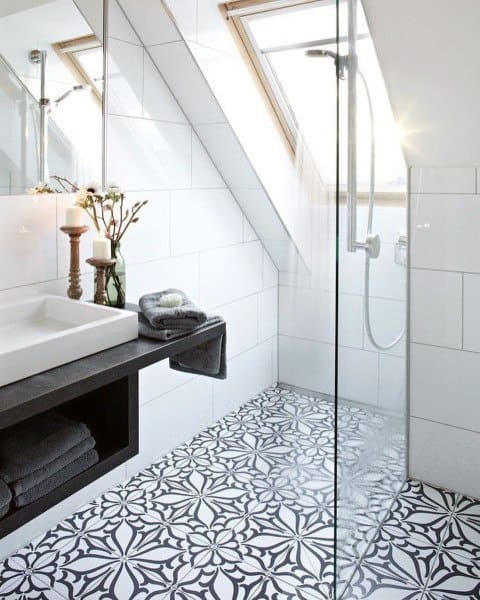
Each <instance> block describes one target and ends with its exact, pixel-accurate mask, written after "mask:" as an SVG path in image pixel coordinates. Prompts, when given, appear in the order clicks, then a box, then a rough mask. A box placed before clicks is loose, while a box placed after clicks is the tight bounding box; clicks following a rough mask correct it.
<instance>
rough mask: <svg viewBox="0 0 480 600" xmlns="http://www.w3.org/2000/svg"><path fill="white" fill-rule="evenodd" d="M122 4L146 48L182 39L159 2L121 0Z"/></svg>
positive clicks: (152, 0) (155, 0) (150, 0)
mask: <svg viewBox="0 0 480 600" xmlns="http://www.w3.org/2000/svg"><path fill="white" fill-rule="evenodd" d="M120 4H121V5H122V7H123V9H124V11H125V13H126V14H127V16H128V18H129V19H130V22H131V23H132V25H133V27H134V28H135V31H136V32H137V33H138V35H139V36H140V38H141V40H142V42H143V44H144V45H145V46H150V45H151V44H164V43H166V42H173V41H176V40H179V39H180V35H179V33H178V31H177V28H176V27H175V25H174V24H173V22H172V20H171V18H170V16H169V15H168V13H167V11H166V10H165V8H164V7H163V4H162V2H160V1H159V0H142V1H141V2H138V0H120Z"/></svg>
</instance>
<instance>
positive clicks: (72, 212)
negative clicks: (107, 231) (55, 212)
mask: <svg viewBox="0 0 480 600" xmlns="http://www.w3.org/2000/svg"><path fill="white" fill-rule="evenodd" d="M65 225H66V226H67V227H83V226H84V225H85V214H84V210H83V208H80V207H79V206H68V207H67V210H66V211H65Z"/></svg>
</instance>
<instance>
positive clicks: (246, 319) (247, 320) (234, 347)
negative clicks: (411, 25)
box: [215, 294, 259, 358]
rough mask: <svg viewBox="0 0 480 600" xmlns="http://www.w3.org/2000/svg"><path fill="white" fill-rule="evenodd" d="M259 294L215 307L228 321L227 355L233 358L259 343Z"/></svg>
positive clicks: (217, 312)
mask: <svg viewBox="0 0 480 600" xmlns="http://www.w3.org/2000/svg"><path fill="white" fill-rule="evenodd" d="M258 297H259V295H258V294H254V295H253V296H248V297H247V298H241V299H240V300H236V301H235V302H230V303H229V304H224V305H223V306H219V307H217V308H216V309H215V313H216V314H218V315H221V316H222V317H223V318H224V319H225V321H226V323H227V357H228V358H233V357H234V356H237V354H240V353H241V352H244V351H245V350H248V349H249V348H253V346H256V345H257V344H258V337H259V336H258Z"/></svg>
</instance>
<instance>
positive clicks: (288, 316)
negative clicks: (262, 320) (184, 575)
mask: <svg viewBox="0 0 480 600" xmlns="http://www.w3.org/2000/svg"><path fill="white" fill-rule="evenodd" d="M364 4H365V6H364ZM370 4H372V5H373V4H374V3H369V2H368V0H366V1H365V2H364V3H362V2H361V1H360V0H315V1H311V2H308V1H307V2H305V1H303V2H298V1H297V2H296V1H295V0H291V1H289V0H285V1H284V2H274V3H272V4H270V6H269V3H264V5H263V6H262V5H261V3H260V6H257V9H256V11H253V12H251V13H250V14H242V16H241V17H239V18H240V19H241V20H242V23H241V25H242V27H243V29H244V31H245V34H246V36H247V37H248V39H249V41H250V44H251V46H252V48H253V50H254V52H255V60H256V62H257V64H258V65H259V68H261V69H262V71H263V75H264V78H265V79H266V81H267V84H268V86H269V88H270V95H271V97H273V101H274V102H273V103H274V106H275V108H276V110H277V113H279V115H280V119H281V121H282V122H283V125H284V128H285V129H286V130H287V134H288V135H289V136H290V138H291V139H292V140H293V146H294V148H295V158H296V167H297V169H296V171H297V178H298V182H299V185H298V190H297V194H300V195H303V196H304V198H303V202H302V206H305V205H308V209H309V211H310V218H309V219H308V223H309V227H308V228H306V229H305V231H304V232H303V233H304V235H305V239H307V240H308V241H309V244H310V248H311V252H310V256H308V257H307V262H308V263H309V264H308V268H307V269H303V270H302V267H301V266H298V268H297V269H296V271H294V270H292V272H289V273H281V275H280V319H279V323H280V327H279V333H280V336H279V366H280V368H279V378H280V382H281V384H282V385H283V386H284V387H288V388H290V389H293V390H295V391H296V392H297V393H299V394H306V395H307V396H308V397H310V398H315V397H316V398H318V399H319V401H321V402H324V403H326V405H327V406H329V407H330V408H331V412H332V424H333V423H334V424H335V428H334V429H335V433H334V434H333V432H332V435H331V436H330V437H329V440H330V441H329V443H330V444H331V448H330V450H328V451H329V452H330V453H331V454H330V455H331V457H332V463H333V465H334V466H333V468H332V469H331V470H330V471H328V469H327V471H326V472H325V473H320V472H314V471H312V470H311V469H310V471H308V473H309V474H308V476H309V477H310V481H309V485H311V486H313V485H314V483H313V482H314V481H317V482H319V483H318V485H319V488H322V486H323V488H322V489H325V486H327V482H326V480H327V479H328V478H329V477H330V478H331V479H332V488H333V480H334V484H335V485H334V489H335V492H334V495H335V500H334V502H333V505H332V504H329V503H328V501H327V500H326V501H325V502H326V505H325V514H326V515H328V514H329V511H331V512H332V513H333V517H334V520H335V528H334V529H335V544H334V546H335V557H334V563H335V569H334V571H335V588H336V590H335V593H336V597H337V598H339V599H340V598H342V597H343V598H348V597H349V585H350V582H351V581H353V582H355V572H356V567H357V566H358V564H359V563H360V561H361V560H362V559H363V560H366V561H368V556H369V555H368V549H369V545H370V543H371V541H372V540H373V538H374V536H375V533H376V531H377V529H378V527H379V525H380V524H381V522H382V520H383V518H384V517H385V516H386V513H387V511H388V509H389V507H390V505H391V504H392V502H393V500H394V498H395V496H396V494H397V493H398V492H399V490H400V488H401V486H402V483H403V482H404V480H405V477H406V462H407V457H406V448H407V439H406V422H407V420H406V417H407V394H406V376H407V374H406V364H407V358H406V351H407V343H406V313H407V269H406V262H407V237H406V230H407V177H406V167H405V162H404V159H403V154H402V151H401V143H400V142H401V140H400V131H399V128H398V125H397V124H396V122H395V120H394V117H393V114H392V109H391V105H390V101H389V97H388V90H387V88H386V85H385V82H384V78H383V74H382V69H381V62H380V61H379V59H378V57H377V54H376V51H375V45H374V36H373V38H372V35H371V31H370V28H369V24H368V8H369V6H370ZM245 10H247V9H245ZM313 435H314V436H315V435H316V433H315V432H314V433H313ZM318 435H319V437H320V434H318ZM322 439H323V441H325V436H323V438H322ZM319 443H321V441H319ZM328 451H327V452H328ZM325 464H326V463H325ZM309 468H310V467H309ZM327 487H328V486H327ZM325 498H327V496H325ZM327 521H328V519H327V520H326V521H325V522H327ZM319 543H320V542H319ZM326 571H328V569H327V570H326ZM328 579H329V575H328V573H327V572H326V573H325V580H326V581H327V580H328Z"/></svg>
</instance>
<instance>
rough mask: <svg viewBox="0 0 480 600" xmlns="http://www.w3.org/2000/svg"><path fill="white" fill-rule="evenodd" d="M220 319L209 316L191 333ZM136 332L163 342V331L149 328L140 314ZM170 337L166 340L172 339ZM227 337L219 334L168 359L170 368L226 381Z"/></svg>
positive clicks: (179, 335)
mask: <svg viewBox="0 0 480 600" xmlns="http://www.w3.org/2000/svg"><path fill="white" fill-rule="evenodd" d="M223 322H224V320H223V318H222V317H218V316H209V317H207V320H206V321H205V323H203V325H201V326H200V327H196V328H195V329H194V330H191V331H201V330H202V329H205V328H207V327H210V326H212V325H217V324H220V323H223ZM138 332H139V334H140V335H142V336H145V337H150V338H154V339H157V340H163V341H165V337H164V336H163V334H164V333H165V332H164V331H161V330H158V329H154V328H153V327H150V325H149V323H148V321H147V320H146V319H145V318H144V317H143V315H142V314H139V315H138ZM175 333H176V334H175V336H173V337H181V336H184V335H187V334H188V333H189V332H187V331H180V332H178V333H177V332H175ZM173 337H170V338H168V339H173ZM226 348H227V336H226V334H220V335H218V336H217V337H216V338H214V339H212V340H209V341H208V342H204V343H203V344H200V345H199V346H196V347H195V348H191V349H189V350H186V351H185V352H182V353H181V354H177V355H176V356H173V357H172V358H170V367H171V368H172V369H175V370H176V371H184V372H186V373H194V374H195V375H206V376H207V377H215V378H216V379H226V377H227V359H226Z"/></svg>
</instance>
